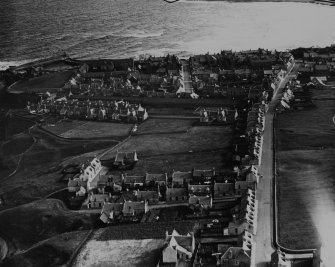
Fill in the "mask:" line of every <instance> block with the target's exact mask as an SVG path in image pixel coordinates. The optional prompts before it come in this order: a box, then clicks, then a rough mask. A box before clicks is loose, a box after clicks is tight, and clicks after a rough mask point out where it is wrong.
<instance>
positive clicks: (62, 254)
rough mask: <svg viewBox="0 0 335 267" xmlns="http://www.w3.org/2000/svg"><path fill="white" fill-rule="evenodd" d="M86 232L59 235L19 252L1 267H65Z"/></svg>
mask: <svg viewBox="0 0 335 267" xmlns="http://www.w3.org/2000/svg"><path fill="white" fill-rule="evenodd" d="M87 233H88V231H87V230H86V231H74V232H69V233H64V234H60V235H57V236H54V237H51V238H49V239H46V240H44V241H41V242H40V243H39V244H37V245H36V246H34V247H33V248H31V249H28V250H26V251H23V252H20V253H18V254H16V255H15V256H13V257H11V258H9V259H7V260H5V261H4V262H3V264H2V265H1V266H3V267H21V266H27V267H28V266H29V267H30V266H31V267H45V266H63V265H65V264H66V263H67V262H68V261H69V259H70V257H71V255H72V253H73V252H74V251H75V250H76V248H77V246H78V245H79V244H80V243H81V242H82V240H84V238H85V237H86V235H87Z"/></svg>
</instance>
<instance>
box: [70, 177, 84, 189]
mask: <svg viewBox="0 0 335 267" xmlns="http://www.w3.org/2000/svg"><path fill="white" fill-rule="evenodd" d="M85 184H86V183H85ZM67 186H68V187H79V180H71V179H69V182H68V184H67Z"/></svg>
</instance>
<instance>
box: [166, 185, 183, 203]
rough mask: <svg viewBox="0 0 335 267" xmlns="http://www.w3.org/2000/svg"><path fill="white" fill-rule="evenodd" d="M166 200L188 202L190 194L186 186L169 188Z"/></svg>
mask: <svg viewBox="0 0 335 267" xmlns="http://www.w3.org/2000/svg"><path fill="white" fill-rule="evenodd" d="M165 196H166V202H187V200H188V194H187V190H186V189H185V188H169V187H168V188H167V189H166V194H165Z"/></svg>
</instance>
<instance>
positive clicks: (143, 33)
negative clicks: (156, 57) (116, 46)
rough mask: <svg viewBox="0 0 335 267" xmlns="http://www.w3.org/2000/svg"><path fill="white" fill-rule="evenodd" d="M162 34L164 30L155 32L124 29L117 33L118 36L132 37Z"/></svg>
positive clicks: (158, 35)
mask: <svg viewBox="0 0 335 267" xmlns="http://www.w3.org/2000/svg"><path fill="white" fill-rule="evenodd" d="M163 35H164V31H157V32H146V31H140V30H135V31H125V32H124V33H119V34H118V36H121V37H132V38H149V37H160V36H163Z"/></svg>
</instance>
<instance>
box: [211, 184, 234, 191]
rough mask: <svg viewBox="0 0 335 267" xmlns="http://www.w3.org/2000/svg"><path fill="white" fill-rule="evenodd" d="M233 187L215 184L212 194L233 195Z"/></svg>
mask: <svg viewBox="0 0 335 267" xmlns="http://www.w3.org/2000/svg"><path fill="white" fill-rule="evenodd" d="M234 189H235V186H234V184H233V183H215V184H214V192H215V193H233V192H234Z"/></svg>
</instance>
